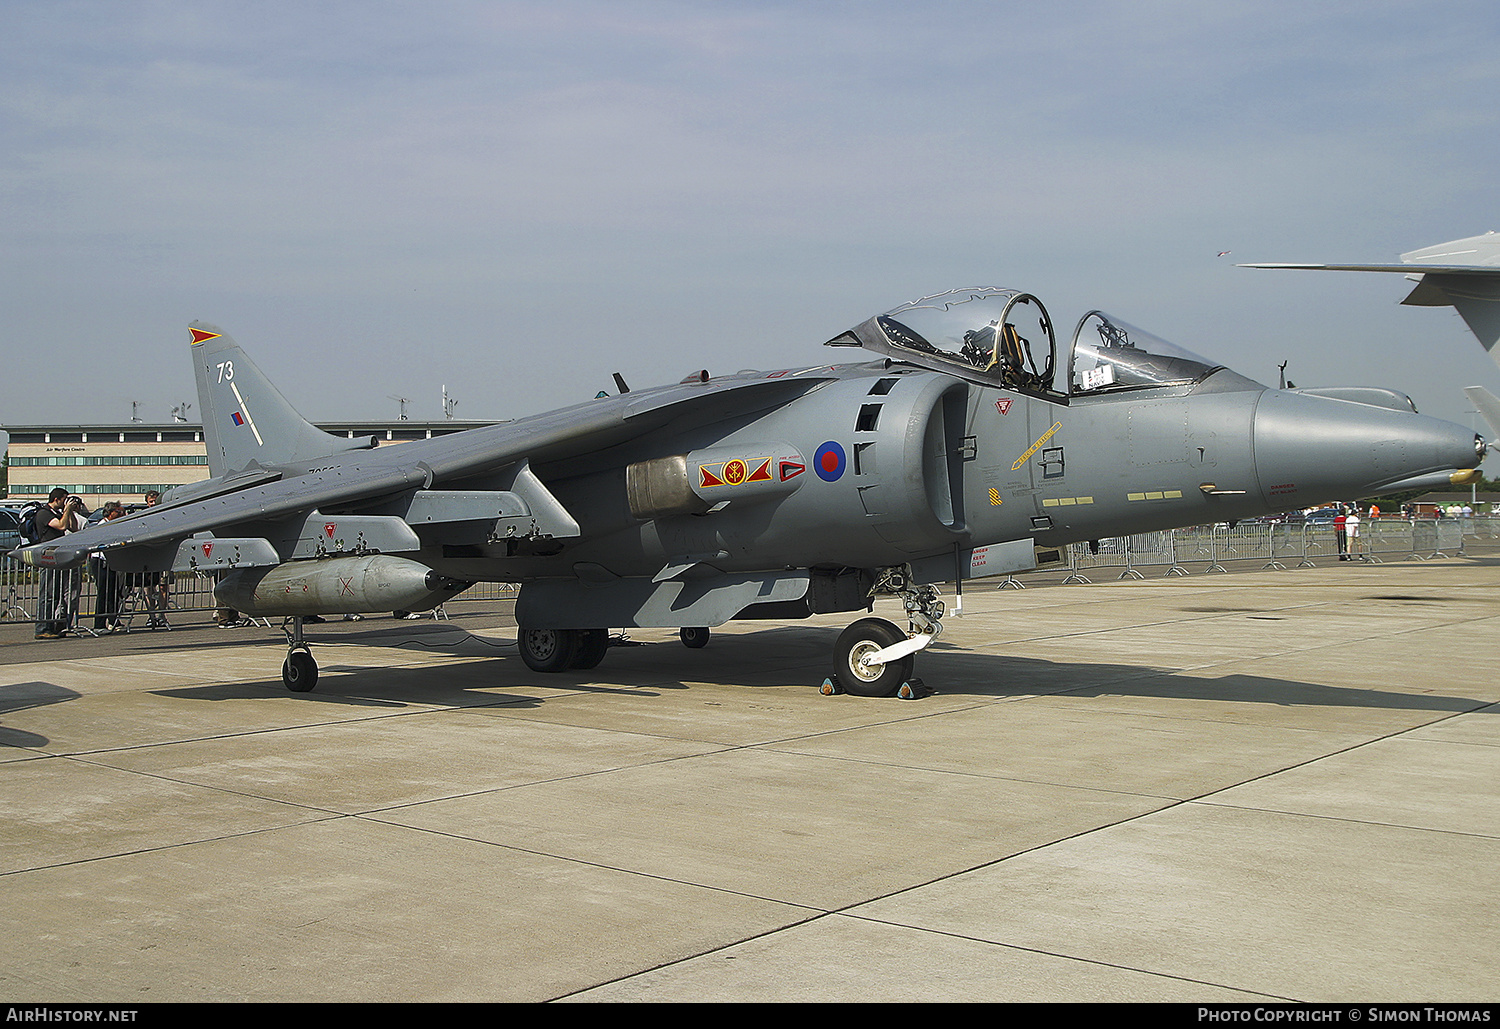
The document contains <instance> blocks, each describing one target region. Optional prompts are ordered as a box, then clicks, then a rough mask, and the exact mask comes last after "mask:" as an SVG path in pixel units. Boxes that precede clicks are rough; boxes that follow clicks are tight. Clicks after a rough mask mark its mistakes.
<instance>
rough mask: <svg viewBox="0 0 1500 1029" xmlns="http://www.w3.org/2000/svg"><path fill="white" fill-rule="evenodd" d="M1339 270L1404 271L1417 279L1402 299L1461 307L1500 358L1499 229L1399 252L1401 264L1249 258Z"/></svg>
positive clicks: (1487, 346) (1418, 304)
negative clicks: (1276, 260) (1291, 261)
mask: <svg viewBox="0 0 1500 1029" xmlns="http://www.w3.org/2000/svg"><path fill="white" fill-rule="evenodd" d="M1241 267H1243V268H1294V269H1311V270H1317V271H1339V272H1400V273H1404V274H1405V275H1406V276H1407V277H1408V278H1411V279H1415V280H1417V286H1416V288H1415V289H1413V290H1412V291H1411V293H1409V294H1407V297H1406V299H1405V300H1403V301H1401V302H1402V303H1403V304H1407V305H1409V306H1412V307H1448V306H1452V307H1455V308H1457V309H1458V313H1459V316H1460V317H1462V318H1463V320H1464V323H1465V324H1466V325H1468V326H1469V331H1470V332H1472V333H1474V336H1475V338H1476V339H1478V340H1479V343H1480V345H1481V346H1483V347H1484V349H1485V352H1486V353H1487V354H1489V355H1490V358H1491V359H1492V360H1494V361H1495V363H1496V364H1500V350H1496V349H1495V345H1496V344H1497V343H1500V233H1494V232H1486V233H1484V234H1483V235H1480V236H1469V237H1468V238H1466V239H1455V240H1453V241H1452V242H1449V243H1438V244H1436V245H1435V246H1430V247H1423V248H1422V249H1421V250H1412V251H1409V252H1407V253H1404V254H1402V255H1401V263H1400V264H1246V265H1241Z"/></svg>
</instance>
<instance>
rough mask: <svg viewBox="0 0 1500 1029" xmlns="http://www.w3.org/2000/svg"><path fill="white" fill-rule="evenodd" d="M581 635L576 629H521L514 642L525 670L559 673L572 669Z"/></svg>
mask: <svg viewBox="0 0 1500 1029" xmlns="http://www.w3.org/2000/svg"><path fill="white" fill-rule="evenodd" d="M581 635H582V634H581V633H580V632H579V631H578V630H576V629H527V628H522V629H521V631H520V633H519V634H518V636H517V638H516V642H517V643H518V644H519V645H520V649H521V660H522V661H525V662H526V667H527V668H530V669H531V670H532V671H533V672H561V671H565V670H567V669H568V668H570V667H572V665H573V658H574V656H575V655H576V654H577V653H578V645H579V637H580V636H581ZM601 656H602V655H601Z"/></svg>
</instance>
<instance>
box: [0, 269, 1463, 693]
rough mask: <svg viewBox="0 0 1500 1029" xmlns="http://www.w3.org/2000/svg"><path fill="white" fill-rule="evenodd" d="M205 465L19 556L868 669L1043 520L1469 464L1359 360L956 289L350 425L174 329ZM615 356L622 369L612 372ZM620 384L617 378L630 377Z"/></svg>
mask: <svg viewBox="0 0 1500 1029" xmlns="http://www.w3.org/2000/svg"><path fill="white" fill-rule="evenodd" d="M190 333H191V337H192V339H191V344H192V345H191V354H192V359H193V368H194V372H195V374H196V376H197V381H198V394H199V405H200V409H201V411H202V413H203V424H204V435H205V439H206V441H207V444H208V454H209V465H210V471H211V473H212V478H210V479H208V480H206V481H204V482H201V483H195V484H192V485H189V486H183V487H179V488H177V489H174V490H173V491H171V493H170V494H169V495H168V496H167V498H166V499H165V502H164V503H163V504H162V505H161V506H159V507H157V508H153V509H151V510H147V511H143V512H140V513H138V514H135V515H132V516H130V517H127V518H122V519H118V520H116V521H113V522H107V523H100V524H98V525H96V526H93V527H91V528H89V529H86V530H85V531H83V532H80V533H77V534H75V535H71V536H67V537H64V538H62V539H59V540H54V541H52V542H50V543H45V544H38V545H35V546H31V547H27V548H23V549H22V550H19V551H17V554H18V555H19V556H20V557H21V558H22V559H23V560H25V561H28V562H30V563H32V564H35V565H42V566H62V565H73V564H77V563H78V562H81V561H83V560H84V559H85V557H86V556H87V555H88V553H89V552H90V551H94V550H102V551H103V552H104V553H105V554H106V555H107V558H108V561H109V564H110V565H111V566H112V567H115V568H117V569H122V570H152V569H174V570H178V571H184V570H193V571H198V572H204V573H213V574H216V575H219V576H221V577H222V578H221V581H220V582H219V584H218V587H217V590H216V592H217V595H218V596H219V597H220V598H221V599H222V601H224V602H225V603H227V604H229V605H232V606H233V607H235V608H236V609H238V610H240V611H244V612H247V613H249V614H253V615H259V616H278V615H281V616H287V617H288V619H289V629H288V654H287V658H286V661H285V663H284V665H283V669H282V676H283V680H284V681H285V683H286V685H287V686H288V687H289V688H290V689H293V690H299V691H300V690H307V689H311V688H312V687H313V685H314V683H315V682H316V679H317V665H316V663H315V662H314V660H313V657H312V654H311V651H310V648H309V645H308V643H307V641H306V639H305V638H304V636H303V633H302V617H303V616H306V615H312V614H325V613H341V612H360V611H390V610H397V609H407V610H418V609H422V608H426V607H432V606H434V605H436V604H438V603H440V602H442V601H443V600H446V599H448V598H450V597H452V596H453V595H455V594H456V593H458V592H460V591H461V590H463V589H465V588H467V587H468V586H469V585H470V584H472V583H475V582H479V581H499V582H520V583H522V584H523V585H522V588H521V592H520V595H519V597H518V599H517V602H516V617H517V620H518V622H519V625H520V632H519V637H520V650H521V655H522V657H523V658H524V659H525V661H526V663H527V664H528V665H529V666H530V667H531V668H533V669H535V670H537V671H543V672H547V671H561V670H565V669H584V668H590V667H593V666H594V665H597V664H598V663H599V661H600V660H601V659H602V658H603V657H604V655H605V652H606V650H607V648H608V646H609V644H610V636H609V630H610V629H612V628H621V627H630V626H657V627H677V628H679V629H680V630H681V633H682V639H683V642H684V643H686V644H687V645H688V646H702V645H703V644H704V643H706V642H707V641H708V628H707V627H710V626H715V625H720V624H722V623H724V622H726V621H729V620H731V619H736V618H739V619H757V618H759V619H778V620H779V619H792V618H801V617H807V616H809V615H811V614H814V613H829V612H851V613H853V612H866V614H867V615H868V612H870V611H872V610H873V598H874V597H876V596H877V595H881V594H887V595H894V596H896V597H899V598H900V599H901V601H902V602H903V606H904V611H905V619H906V621H907V626H906V627H902V626H899V625H896V624H894V623H892V622H890V621H887V620H885V619H880V618H874V617H868V616H866V617H859V618H857V620H855V621H854V622H853V624H851V625H850V626H849V627H848V628H847V629H845V630H844V631H843V633H842V634H841V635H840V636H839V638H838V642H837V644H836V646H835V648H834V655H833V661H832V670H833V676H832V677H833V678H835V679H836V681H837V683H838V684H839V686H841V687H842V688H843V689H845V690H847V691H848V692H851V693H855V694H860V695H864V696H882V695H887V694H890V693H892V692H894V691H896V690H897V689H898V688H899V687H900V686H901V685H902V684H903V683H904V682H907V681H909V680H910V678H911V675H912V670H913V662H914V658H915V655H916V653H917V652H918V651H920V650H921V649H923V648H924V647H926V646H927V645H928V644H930V643H931V642H932V640H933V639H934V638H936V636H937V635H938V633H939V632H940V631H941V628H942V625H941V619H942V617H943V615H944V613H945V605H944V602H943V601H942V600H941V599H940V598H939V593H938V591H937V589H936V584H940V583H958V584H959V585H960V586H961V584H962V583H963V581H965V580H969V579H975V578H982V577H986V576H995V575H1004V574H1008V573H1013V572H1020V571H1025V570H1028V569H1032V568H1034V567H1036V566H1037V565H1038V563H1045V562H1048V561H1057V560H1059V552H1058V548H1060V547H1062V546H1063V545H1065V544H1068V543H1071V542H1074V541H1081V540H1094V539H1099V538H1101V537H1107V536H1122V535H1127V534H1130V533H1138V532H1145V531H1148V530H1154V529H1167V528H1173V527H1177V526H1186V525H1195V524H1201V523H1208V522H1222V521H1233V520H1235V519H1242V518H1248V517H1251V516H1254V515H1260V514H1267V513H1271V512H1279V511H1285V510H1289V509H1293V508H1301V507H1307V506H1310V505H1312V504H1316V503H1322V502H1326V501H1330V500H1336V499H1350V498H1354V497H1360V496H1370V495H1374V494H1377V493H1381V492H1385V491H1389V490H1395V489H1408V488H1416V487H1426V486H1433V487H1439V486H1447V485H1450V484H1452V483H1457V482H1467V481H1469V480H1470V478H1471V477H1473V476H1474V475H1477V472H1474V471H1473V469H1474V468H1475V467H1476V466H1477V465H1478V464H1479V461H1480V460H1481V458H1482V457H1483V455H1484V451H1485V444H1484V442H1483V441H1482V440H1480V439H1479V438H1478V437H1476V436H1475V435H1474V434H1473V433H1472V432H1471V431H1469V430H1467V429H1464V428H1463V427H1462V426H1459V425H1453V424H1450V423H1448V422H1443V421H1438V420H1436V419H1432V418H1427V417H1424V416H1422V415H1420V414H1418V413H1417V412H1416V410H1415V408H1414V407H1413V405H1412V403H1411V401H1410V400H1409V399H1408V398H1407V397H1405V396H1403V395H1401V394H1399V393H1395V392H1389V391H1384V390H1375V389H1348V390H1341V389H1319V390H1274V389H1268V388H1267V387H1265V386H1263V385H1261V384H1260V383H1257V382H1254V381H1252V380H1250V379H1247V378H1245V377H1244V376H1243V375H1239V374H1237V373H1235V372H1233V371H1231V370H1230V369H1228V368H1226V367H1225V366H1223V365H1221V364H1219V363H1218V362H1216V361H1213V360H1209V359H1207V358H1204V357H1200V356H1198V355H1196V354H1194V353H1192V352H1190V351H1188V350H1186V349H1183V348H1181V347H1178V346H1174V345H1172V344H1170V343H1168V342H1166V341H1165V340H1162V339H1158V338H1157V337H1155V336H1152V335H1150V334H1149V333H1147V332H1144V331H1142V330H1140V329H1137V328H1135V327H1133V326H1131V325H1128V324H1126V323H1125V322H1123V321H1121V320H1119V319H1118V318H1115V317H1113V316H1111V315H1107V314H1104V313H1103V312H1100V311H1091V312H1089V313H1088V314H1086V315H1085V316H1084V317H1083V318H1082V319H1081V320H1080V321H1079V322H1078V324H1077V328H1076V329H1075V330H1074V332H1073V335H1072V337H1071V339H1068V340H1067V341H1066V347H1065V349H1062V350H1059V347H1058V340H1057V338H1056V334H1055V332H1054V329H1053V323H1052V320H1051V317H1050V316H1049V315H1048V313H1047V311H1046V309H1045V308H1044V307H1043V305H1042V302H1041V301H1040V300H1039V299H1038V298H1036V297H1035V296H1032V295H1030V294H1026V293H1020V292H1016V291H1014V290H1007V289H995V288H984V289H961V290H953V291H950V292H947V293H943V294H940V295H936V296H931V297H924V298H922V299H920V300H916V301H913V302H911V303H908V304H903V305H902V306H900V307H897V308H895V309H894V310H891V311H888V312H887V313H885V314H882V315H878V316H876V317H874V318H871V319H869V320H868V321H865V322H864V323H862V324H860V325H858V326H856V327H854V328H852V329H850V330H849V331H847V332H844V333H842V334H840V335H839V336H837V337H835V338H834V339H832V340H829V345H830V346H832V347H836V348H847V349H840V350H838V351H836V352H834V353H833V354H831V355H830V356H831V357H833V358H834V360H833V362H832V363H828V364H821V365H814V366H811V367H803V368H792V369H785V370H780V371H770V372H739V373H737V374H734V375H726V376H711V375H709V373H708V372H707V371H702V372H697V373H695V374H693V375H690V376H688V377H687V378H685V379H684V380H682V381H681V382H680V383H677V384H675V385H669V386H663V387H659V388H655V389H648V390H639V391H633V392H631V391H624V390H623V389H622V392H621V393H620V394H619V395H617V396H611V397H606V398H603V399H596V400H593V401H590V402H587V403H583V404H580V405H578V406H575V407H570V408H566V409H563V410H559V411H555V412H552V413H549V414H542V415H538V416H535V417H531V418H523V419H519V420H516V421H513V422H507V423H504V424H498V425H492V426H488V427H485V428H477V429H472V430H469V431H466V432H462V433H455V434H453V435H449V436H444V437H441V438H438V439H432V440H426V441H418V442H413V443H404V444H402V445H400V446H398V447H390V448H384V449H380V450H374V449H371V448H372V447H373V442H374V441H373V440H370V439H365V440H349V439H344V438H340V437H335V436H330V435H327V434H325V433H323V432H322V431H320V430H318V429H317V428H315V427H314V426H312V425H311V424H309V423H308V422H307V421H305V420H304V419H303V418H302V417H301V416H300V415H299V414H298V413H297V412H296V411H294V410H293V409H292V407H291V406H290V405H289V404H288V403H287V401H286V400H285V399H284V398H283V397H282V396H281V394H280V393H279V392H278V391H277V390H276V388H275V387H274V386H273V385H272V384H271V383H270V382H269V381H268V380H267V379H266V378H265V377H264V376H263V375H262V374H261V372H260V371H259V369H257V368H256V366H255V365H254V363H252V362H251V360H250V359H249V357H248V356H246V354H245V352H244V351H243V350H241V349H240V347H239V346H237V345H236V344H235V343H234V342H233V341H232V340H231V339H230V338H229V337H228V336H226V335H225V334H224V333H223V332H221V331H220V330H219V329H217V328H214V327H213V326H210V325H204V324H199V323H195V324H194V325H193V326H192V327H191V330H190ZM617 382H618V380H617ZM622 385H623V384H622Z"/></svg>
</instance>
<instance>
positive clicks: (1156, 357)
mask: <svg viewBox="0 0 1500 1029" xmlns="http://www.w3.org/2000/svg"><path fill="white" fill-rule="evenodd" d="M1222 367H1223V365H1221V364H1218V363H1217V362H1214V361H1209V360H1206V359H1204V358H1202V357H1199V356H1198V355H1197V354H1195V353H1193V352H1192V351H1190V350H1187V349H1185V348H1183V347H1179V346H1177V345H1176V344H1174V343H1168V342H1167V341H1166V340H1164V339H1161V338H1160V337H1157V336H1153V335H1151V333H1149V332H1145V331H1143V330H1141V329H1137V328H1136V327H1135V326H1133V325H1129V324H1127V323H1125V322H1122V321H1120V320H1119V319H1118V318H1114V317H1111V316H1110V315H1107V314H1105V313H1104V312H1103V311H1090V312H1089V313H1088V314H1086V315H1084V316H1083V320H1082V321H1080V322H1079V323H1078V329H1077V331H1076V332H1074V333H1073V356H1072V363H1071V372H1070V374H1069V376H1068V383H1069V390H1070V392H1072V393H1073V394H1075V395H1076V394H1079V393H1096V392H1100V391H1103V390H1115V389H1140V388H1142V387H1145V386H1166V385H1171V384H1174V383H1191V382H1197V381H1198V380H1199V379H1202V378H1204V377H1205V376H1207V375H1208V374H1209V373H1210V372H1213V371H1215V370H1217V369H1219V368H1222Z"/></svg>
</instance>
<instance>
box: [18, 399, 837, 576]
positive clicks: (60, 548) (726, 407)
mask: <svg viewBox="0 0 1500 1029" xmlns="http://www.w3.org/2000/svg"><path fill="white" fill-rule="evenodd" d="M827 378H828V377H827V376H826V375H823V376H821V377H820V376H817V375H803V376H794V375H789V376H784V377H775V378H767V377H764V376H763V375H759V374H757V375H756V377H751V376H750V375H739V376H733V377H726V378H724V379H721V380H712V379H710V380H707V381H698V380H696V379H695V380H693V381H691V382H684V383H682V384H679V385H676V386H664V387H660V388H657V389H651V390H642V391H639V392H633V393H627V394H623V395H620V396H616V397H609V398H604V399H600V400H595V401H592V402H589V403H585V404H580V405H577V406H574V407H570V408H563V409H561V410H558V411H552V412H548V413H546V414H541V415H536V416H533V417H530V418H523V419H518V420H516V421H513V422H504V423H500V424H497V425H490V426H485V427H483V428H478V429H470V430H468V431H465V432H460V433H454V434H452V435H449V436H442V437H438V438H435V439H430V440H419V441H414V442H411V443H403V444H401V445H400V446H399V447H393V448H389V449H386V450H367V451H363V452H361V453H356V454H338V455H333V456H331V457H330V458H329V459H328V460H327V462H326V466H325V467H321V468H319V469H317V470H314V471H309V472H306V473H304V474H300V475H291V474H289V475H286V476H285V477H283V478H281V479H279V480H277V481H274V482H262V483H259V484H254V485H247V486H246V487H245V488H243V489H239V490H235V491H234V492H230V493H224V494H220V495H217V496H209V497H206V498H204V499H200V500H190V501H188V502H186V503H181V504H176V503H174V504H171V505H170V506H162V507H158V508H152V509H148V510H146V511H141V512H137V513H136V514H133V515H130V516H128V517H126V518H121V519H117V520H115V521H113V522H98V523H96V524H94V525H92V526H89V527H88V528H86V529H84V530H83V531H81V532H77V533H72V534H70V535H68V536H64V537H62V538H60V539H56V540H52V541H50V542H47V543H37V544H33V545H31V546H28V547H22V548H21V549H19V550H16V551H15V552H14V554H13V556H15V557H17V558H19V559H20V560H22V561H24V562H26V563H27V564H32V565H38V566H43V567H63V566H68V565H75V564H78V563H79V562H81V561H83V560H85V559H86V558H87V557H88V555H89V554H90V553H91V552H93V551H111V550H115V549H118V548H125V547H152V546H163V545H166V544H168V543H172V542H174V541H179V540H183V539H186V538H187V537H190V536H193V535H194V534H197V533H203V532H215V531H218V530H223V529H225V528H227V527H229V526H234V525H239V524H243V523H246V522H265V521H276V520H279V519H288V518H293V517H295V516H297V515H300V514H306V513H307V512H310V511H313V510H316V509H319V508H330V507H339V506H347V505H349V504H352V503H358V502H361V501H366V500H372V499H375V498H379V497H385V496H390V495H394V494H398V493H401V492H402V491H405V490H411V489H418V488H423V487H430V486H432V485H433V484H434V483H440V482H442V481H445V480H451V479H455V478H460V477H471V476H475V475H483V474H484V473H486V472H496V473H498V472H500V471H502V470H504V469H505V468H507V467H508V466H512V465H515V464H517V463H518V462H520V461H523V460H528V459H529V460H558V459H563V458H567V457H569V456H573V455H581V454H585V453H590V452H594V451H597V450H600V449H602V448H604V447H608V446H614V445H616V444H618V443H621V442H625V441H627V440H629V439H632V438H635V437H637V436H640V435H642V434H644V433H646V432H649V431H651V430H652V429H655V428H659V427H660V426H662V425H665V424H666V423H668V422H669V421H673V420H676V419H678V418H681V417H684V416H688V415H690V414H692V413H693V412H694V411H700V412H713V414H714V416H715V417H719V416H723V415H724V414H725V413H727V412H729V411H739V410H744V411H750V410H756V409H761V408H770V407H775V406H779V405H781V404H785V403H789V402H790V401H792V400H794V399H796V398H797V397H799V396H801V395H802V394H804V393H807V392H810V391H811V390H813V389H815V388H816V387H817V386H819V385H821V384H822V383H823V382H825V381H827ZM251 481H253V480H251Z"/></svg>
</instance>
